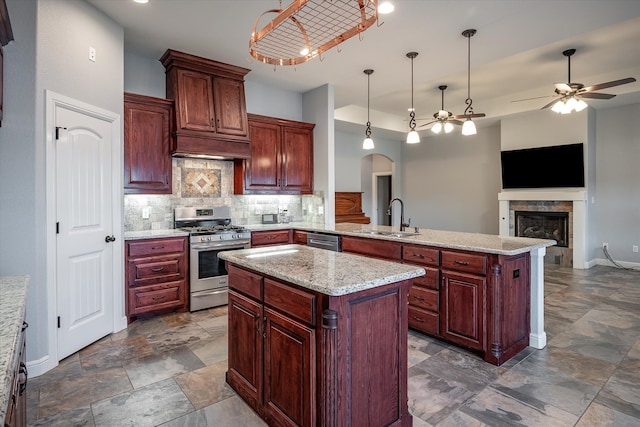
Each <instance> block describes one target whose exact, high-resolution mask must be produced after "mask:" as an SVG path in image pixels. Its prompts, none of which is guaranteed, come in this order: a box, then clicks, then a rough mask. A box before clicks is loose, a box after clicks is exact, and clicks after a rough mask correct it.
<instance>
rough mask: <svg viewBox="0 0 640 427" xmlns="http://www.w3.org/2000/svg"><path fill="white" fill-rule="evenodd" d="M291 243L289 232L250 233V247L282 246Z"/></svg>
mask: <svg viewBox="0 0 640 427" xmlns="http://www.w3.org/2000/svg"><path fill="white" fill-rule="evenodd" d="M290 242H291V230H273V231H252V232H251V247H256V246H270V245H284V244H287V243H290Z"/></svg>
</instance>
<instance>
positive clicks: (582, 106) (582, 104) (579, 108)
mask: <svg viewBox="0 0 640 427" xmlns="http://www.w3.org/2000/svg"><path fill="white" fill-rule="evenodd" d="M587 107H588V105H587V103H586V102H584V101H583V100H582V99H579V100H578V103H577V104H576V106H575V109H576V111H582V110H584V109H585V108H587Z"/></svg>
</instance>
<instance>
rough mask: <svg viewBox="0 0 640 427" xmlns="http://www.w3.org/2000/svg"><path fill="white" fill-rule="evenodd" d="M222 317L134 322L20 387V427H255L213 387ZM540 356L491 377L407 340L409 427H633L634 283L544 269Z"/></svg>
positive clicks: (636, 276)
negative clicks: (24, 411) (23, 416)
mask: <svg viewBox="0 0 640 427" xmlns="http://www.w3.org/2000/svg"><path fill="white" fill-rule="evenodd" d="M226 314H227V312H226V307H220V308H216V309H211V310H204V311H200V312H196V313H182V314H169V315H165V316H162V317H156V318H153V319H148V320H142V321H140V320H139V321H136V322H134V323H132V324H131V325H129V328H128V329H126V330H124V331H121V332H118V333H116V334H112V335H110V336H107V337H105V338H103V339H102V340H100V341H98V342H96V343H94V344H92V345H90V346H88V347H86V348H84V349H83V350H81V351H80V352H78V353H76V354H74V355H72V356H70V357H68V358H66V359H64V360H63V361H61V362H60V365H59V366H58V367H56V368H55V369H53V370H51V371H49V372H47V373H46V374H44V375H42V376H40V377H37V378H32V379H30V380H29V385H28V392H27V397H28V421H29V425H46V426H125V425H127V426H157V425H162V426H216V427H224V426H234V427H235V426H264V423H263V422H262V421H261V420H260V419H259V418H258V417H257V416H256V415H255V414H254V413H253V412H252V411H251V409H249V407H248V406H247V405H245V404H244V402H243V401H242V400H240V399H239V398H238V397H237V395H236V394H235V393H234V392H233V390H231V388H230V387H229V386H228V385H227V384H226V383H225V381H224V374H225V371H226V369H227V361H226V355H227V323H226ZM545 316H546V317H545V329H546V332H547V339H548V345H547V347H546V348H545V349H543V350H535V349H532V348H528V349H526V350H525V351H523V352H521V353H520V354H519V355H517V356H516V357H515V358H513V359H511V360H510V361H508V362H507V363H506V364H505V365H503V366H501V367H496V366H493V365H490V364H487V363H485V362H483V361H482V360H481V359H479V358H478V357H477V356H474V355H472V354H469V353H467V352H466V351H464V350H461V349H458V348H456V347H452V346H449V345H448V344H446V343H443V342H441V341H438V340H435V339H432V338H429V337H426V336H424V335H422V334H419V333H416V332H413V331H410V332H409V366H410V368H409V407H410V410H411V412H412V414H413V415H414V418H413V425H414V426H435V425H437V426H483V425H488V426H579V427H583V426H639V425H640V271H628V270H620V269H616V268H613V267H605V266H597V267H594V268H591V269H589V270H573V269H570V268H563V267H559V266H555V265H546V266H545Z"/></svg>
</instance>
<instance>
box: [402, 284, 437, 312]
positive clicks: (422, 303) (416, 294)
mask: <svg viewBox="0 0 640 427" xmlns="http://www.w3.org/2000/svg"><path fill="white" fill-rule="evenodd" d="M439 295H440V293H439V292H438V291H434V290H432V289H425V288H422V287H420V286H412V287H411V289H409V305H412V306H416V307H420V308H424V309H425V310H431V311H435V312H438V309H439V306H438V296H439Z"/></svg>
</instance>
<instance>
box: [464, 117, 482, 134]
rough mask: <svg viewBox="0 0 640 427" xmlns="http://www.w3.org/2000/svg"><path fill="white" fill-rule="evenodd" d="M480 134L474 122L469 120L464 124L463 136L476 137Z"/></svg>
mask: <svg viewBox="0 0 640 427" xmlns="http://www.w3.org/2000/svg"><path fill="white" fill-rule="evenodd" d="M476 133H478V132H477V131H476V124H475V123H473V120H471V119H467V120H465V121H464V123H463V124H462V134H463V135H475V134H476Z"/></svg>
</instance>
